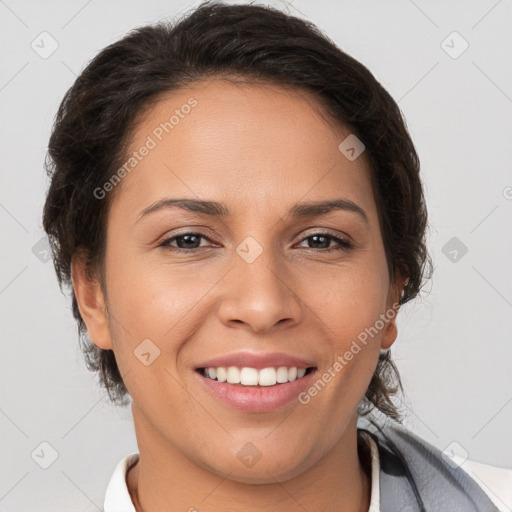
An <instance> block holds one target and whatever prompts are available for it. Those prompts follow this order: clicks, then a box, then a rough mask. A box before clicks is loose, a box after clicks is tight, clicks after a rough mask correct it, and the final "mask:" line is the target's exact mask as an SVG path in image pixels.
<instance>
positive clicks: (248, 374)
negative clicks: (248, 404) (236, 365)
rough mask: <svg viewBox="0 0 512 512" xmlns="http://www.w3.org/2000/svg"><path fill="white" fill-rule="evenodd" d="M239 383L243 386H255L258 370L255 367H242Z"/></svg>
mask: <svg viewBox="0 0 512 512" xmlns="http://www.w3.org/2000/svg"><path fill="white" fill-rule="evenodd" d="M240 383H241V384H243V385H244V386H257V385H258V384H259V372H258V370H256V368H247V367H244V368H242V371H241V372H240Z"/></svg>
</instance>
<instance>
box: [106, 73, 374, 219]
mask: <svg viewBox="0 0 512 512" xmlns="http://www.w3.org/2000/svg"><path fill="white" fill-rule="evenodd" d="M349 135H350V130H349V129H348V128H347V127H345V126H343V125H342V124H341V123H339V122H338V121H337V120H335V119H333V118H332V117H331V116H330V115H329V114H328V112H327V111H325V109H324V108H323V107H322V105H321V103H320V102H319V101H318V100H317V99H316V97H315V96H314V95H313V93H309V92H308V91H304V90H301V89H297V88H290V87H282V86H276V85H269V84H252V83H250V84H249V83H233V82H231V81H227V80H219V79H216V80H210V81H204V82H195V83H193V84H191V85H190V86H188V87H186V88H183V89H180V90H177V91H172V92H170V93H167V94H165V95H162V96H161V97H160V98H159V100H158V101H157V102H156V103H155V104H153V105H152V107H151V108H149V109H148V110H147V111H146V112H144V114H143V115H142V116H141V117H140V118H139V120H138V122H137V125H136V127H135V130H134V132H133V135H132V138H131V141H130V144H129V150H128V154H127V155H126V158H127V160H128V158H130V156H131V155H132V156H131V158H132V159H133V158H135V160H133V161H132V163H133V164H134V165H133V166H132V167H129V166H127V169H128V168H129V169H130V170H129V172H127V173H125V177H124V178H123V180H122V182H121V186H120V188H121V190H118V191H117V193H118V195H116V202H120V203H124V204H128V203H129V204H130V208H131V207H134V208H139V207H140V208H139V210H138V211H140V210H141V209H142V208H144V207H145V206H147V205H148V204H149V203H151V202H153V201H156V200H158V199H160V198H162V197H164V196H171V197H172V196H175V197H183V196H185V197H190V198H202V199H213V200H217V201H221V202H225V203H227V204H230V205H232V208H230V210H238V211H239V213H241V210H244V209H248V208H249V207H250V208H251V209H252V210H253V211H254V212H255V214H257V209H255V208H254V207H255V205H257V204H260V205H261V207H262V208H263V209H264V208H265V203H266V201H272V202H273V203H274V205H275V206H277V207H279V205H281V204H282V205H283V207H284V206H285V205H287V204H288V203H289V204H292V203H294V202H296V201H297V200H298V199H303V200H313V199H319V198H320V199H332V198H335V197H345V198H347V199H352V200H357V202H358V203H359V204H361V206H363V207H364V208H365V209H366V210H370V211H371V210H372V207H373V200H372V191H371V180H370V169H369V165H368V160H367V158H366V155H365V154H364V153H363V154H362V155H361V156H360V157H359V158H357V159H356V160H354V161H350V160H348V159H347V158H346V157H345V156H344V155H343V154H342V153H341V152H340V150H339V148H338V146H339V144H340V143H341V142H342V141H343V140H344V139H345V138H346V137H347V136H349ZM144 148H147V149H144ZM135 153H137V154H138V155H137V157H133V155H134V154H135ZM141 153H144V156H142V157H141ZM118 196H119V198H118ZM135 213H138V212H135ZM135 213H134V214H135Z"/></svg>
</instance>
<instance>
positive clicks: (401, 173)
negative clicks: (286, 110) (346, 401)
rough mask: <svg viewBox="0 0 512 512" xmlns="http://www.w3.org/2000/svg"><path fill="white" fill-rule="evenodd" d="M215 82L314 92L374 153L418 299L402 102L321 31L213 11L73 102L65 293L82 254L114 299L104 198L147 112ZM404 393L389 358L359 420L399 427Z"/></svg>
mask: <svg viewBox="0 0 512 512" xmlns="http://www.w3.org/2000/svg"><path fill="white" fill-rule="evenodd" d="M209 78H211V79H215V78H220V79H222V78H227V79H231V80H233V79H235V80H236V79H238V80H243V81H248V82H249V83H255V82H261V83H268V84H275V85H282V86H287V87H289V86H291V87H295V88H301V89H302V90H307V91H310V92H312V93H314V95H315V97H316V98H317V99H318V101H319V102H320V103H321V104H322V105H323V106H324V107H325V108H326V109H327V111H328V112H329V113H330V114H332V116H334V118H336V119H337V120H339V121H340V122H341V123H342V124H343V125H344V126H346V127H348V128H350V130H351V132H352V133H354V134H355V135H356V136H357V137H358V138H359V139H360V140H361V141H362V142H363V143H364V145H365V148H366V149H365V154H366V155H367V156H368V158H369V161H370V165H371V171H372V185H373V187H374V192H375V198H376V203H377V209H378V213H379V221H380V227H381V234H382V239H383V244H384V249H385V253H386V258H387V264H388V268H389V275H390V277H391V278H392V279H394V278H395V276H396V272H397V271H399V272H400V273H401V274H402V275H403V276H406V277H407V281H406V284H405V286H404V289H403V292H402V294H401V297H400V300H399V304H400V305H402V304H405V303H406V302H408V301H409V300H411V299H413V298H414V297H415V296H416V295H417V294H418V293H419V291H420V289H421V287H422V285H423V279H424V277H425V274H426V266H428V267H429V273H431V270H432V263H431V260H430V256H429V254H428V251H427V248H426V244H425V231H426V228H427V211H426V206H425V202H424V196H423V190H422V184H421V179H420V175H419V170H420V169H419V168H420V164H419V159H418V155H417V154H416V151H415V148H414V145H413V142H412V140H411V138H410V136H409V133H408V130H407V127H406V124H405V121H404V119H403V117H402V114H401V111H400V109H399V107H398V105H397V103H396V102H395V101H394V100H393V98H392V97H391V96H390V95H389V94H388V93H387V92H386V90H385V89H384V88H383V87H382V86H381V85H380V83H379V82H378V81H377V80H376V79H375V78H374V76H373V75H372V74H371V72H370V71H369V70H368V69H367V68H366V67H365V66H364V65H362V64H361V63H359V62H358V61H357V60H355V59H354V58H353V57H351V56H349V55H348V54H347V53H345V52H344V51H343V50H341V49H340V48H339V47H338V46H336V45H335V43H334V42H333V41H332V40H331V39H329V38H328V37H327V36H326V35H325V34H323V33H322V32H321V31H320V30H319V29H318V28H317V27H316V26H315V25H313V24H312V23H311V22H308V21H306V20H303V19H300V18H298V17H294V16H291V15H288V14H286V13H284V12H282V11H279V10H277V9H273V8H269V7H264V6H259V5H224V4H219V3H217V2H208V1H207V2H203V3H202V4H201V5H199V6H198V7H197V8H195V9H194V10H193V11H192V12H189V13H187V15H186V16H185V17H183V18H182V19H180V20H176V21H174V22H169V21H166V20H163V21H160V22H158V23H155V24H153V25H148V26H143V27H139V28H136V29H134V30H132V31H131V32H130V33H128V34H127V35H126V36H125V37H123V38H122V39H120V40H119V41H117V42H115V43H113V44H111V45H109V46H107V47H106V48H104V49H103V50H102V51H101V52H100V53H99V54H98V55H97V56H96V57H95V58H94V59H92V60H91V62H90V63H89V64H88V65H87V67H86V68H85V69H84V70H83V71H82V72H81V74H80V76H78V78H77V79H76V81H75V83H74V84H73V86H72V87H71V88H70V89H69V90H68V91H67V93H66V94H65V96H64V98H63V100H62V102H61V104H60V107H59V109H58V112H57V115H56V118H55V121H54V125H53V129H52V134H51V137H50V141H49V147H48V155H47V158H46V162H45V168H46V171H47V173H48V175H49V176H50V178H51V183H50V186H49V189H48V193H47V197H46V202H45V205H44V211H43V226H44V229H45V231H46V232H47V234H48V238H49V241H50V244H51V248H52V254H53V262H54V266H55V270H56V273H57V278H58V281H59V286H60V289H61V291H62V284H63V283H65V284H67V285H70V284H71V259H72V256H73V255H74V254H75V253H77V252H78V251H80V252H81V253H83V254H84V255H85V256H86V262H87V269H88V271H90V275H91V276H92V275H96V276H97V277H99V278H100V282H101V285H102V287H103V290H104V292H106V290H105V287H104V274H103V263H104V255H105V246H106V219H107V217H106V215H107V212H108V208H109V205H110V204H111V202H112V198H113V194H114V191H112V192H110V193H109V194H108V195H107V197H106V198H105V199H104V200H98V199H96V198H95V197H96V195H95V194H94V191H95V190H97V189H98V187H101V186H102V185H103V184H104V183H106V182H107V181H108V180H109V178H111V177H112V176H113V175H114V173H115V171H116V170H118V169H119V168H120V166H121V165H122V163H123V162H124V161H125V160H126V153H127V147H128V143H129V140H130V137H131V134H132V133H133V131H134V129H135V126H136V121H137V118H138V116H140V115H141V113H142V112H143V111H146V110H147V109H148V108H150V107H151V106H152V105H154V104H155V103H156V102H157V101H158V99H159V98H160V97H161V96H162V94H164V93H166V92H168V91H173V90H178V89H180V88H181V87H183V86H186V85H187V84H191V83H193V82H195V81H199V80H205V79H209ZM117 188H119V187H117ZM428 277H430V275H429V276H428ZM71 293H72V309H73V315H74V317H75V319H76V320H77V323H78V334H79V339H80V345H81V348H82V351H83V353H84V356H85V360H86V362H87V366H88V368H89V369H90V370H93V371H97V372H98V374H99V379H100V383H101V385H102V386H104V387H105V389H106V390H107V392H108V394H109V397H110V399H111V400H112V401H113V402H114V403H119V404H122V405H126V404H127V403H128V392H127V389H126V387H125V385H124V382H123V379H122V377H121V375H120V372H119V368H118V366H117V363H116V359H115V356H114V352H113V351H112V350H103V349H100V348H99V347H97V346H96V345H94V344H93V343H91V340H90V339H89V337H88V334H87V330H86V326H85V323H84V321H83V319H82V317H81V315H80V312H79V309H78V305H77V301H76V297H75V294H74V291H73V289H72V287H71ZM399 388H400V390H402V391H403V387H402V383H401V380H400V376H399V373H398V370H397V368H396V366H395V365H394V363H393V361H392V360H391V356H390V351H389V350H388V351H383V352H381V355H380V358H379V362H378V364H377V367H376V369H375V373H374V375H373V377H372V380H371V382H370V385H369V387H368V389H367V392H366V394H365V396H364V398H363V400H362V401H361V404H360V407H359V412H360V414H367V413H368V412H369V411H370V410H372V409H373V408H375V407H376V408H377V409H379V410H380V411H382V412H383V413H385V414H387V415H388V416H391V417H392V418H394V419H396V420H398V421H401V414H400V412H399V410H398V409H397V407H396V405H395V404H394V403H393V401H392V400H391V397H392V395H394V394H396V393H397V392H398V389H399Z"/></svg>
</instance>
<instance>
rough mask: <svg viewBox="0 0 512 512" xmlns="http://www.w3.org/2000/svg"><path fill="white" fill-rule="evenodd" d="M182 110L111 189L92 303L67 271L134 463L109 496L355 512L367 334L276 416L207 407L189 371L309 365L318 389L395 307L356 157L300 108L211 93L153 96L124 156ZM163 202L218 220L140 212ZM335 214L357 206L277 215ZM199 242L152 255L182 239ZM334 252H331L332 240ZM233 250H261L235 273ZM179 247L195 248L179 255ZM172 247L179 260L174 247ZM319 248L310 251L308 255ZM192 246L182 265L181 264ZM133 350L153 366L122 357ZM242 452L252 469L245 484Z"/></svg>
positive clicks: (369, 350)
mask: <svg viewBox="0 0 512 512" xmlns="http://www.w3.org/2000/svg"><path fill="white" fill-rule="evenodd" d="M190 97H193V98H195V99H196V100H197V106H196V107H195V108H194V109H192V111H191V113H190V114H188V115H187V116H185V117H184V118H183V119H180V122H179V124H178V125H177V126H175V127H174V129H173V131H172V132H171V133H169V134H166V135H165V136H164V137H163V139H162V141H161V142H159V143H158V145H157V146H156V147H155V148H154V149H152V150H151V151H150V153H149V155H148V156H146V157H145V158H144V159H143V160H142V161H141V162H140V163H139V164H138V165H137V166H136V167H135V168H134V169H133V170H132V171H131V172H130V173H129V174H128V175H127V176H126V177H125V178H124V179H123V181H122V183H121V184H120V185H118V187H119V188H118V189H117V190H116V195H115V200H114V201H113V203H112V205H111V208H110V211H109V215H108V226H107V250H106V256H105V262H104V264H105V275H106V282H105V286H106V291H107V295H106V296H105V295H104V294H103V293H102V289H101V287H100V285H99V281H98V280H97V279H87V277H86V273H85V267H84V262H83V260H82V259H81V258H80V257H79V256H78V255H77V256H76V257H75V258H74V259H73V264H72V276H73V287H74V290H75V294H76V296H77V300H78V304H79V307H80V312H81V314H82V317H83V318H84V321H85V322H86V325H87V329H88V333H89V336H90V338H91V339H92V340H93V342H94V343H95V344H96V345H97V346H99V347H101V348H103V349H112V350H114V352H115V355H116V359H117V361H118V365H119V368H120V371H121V374H122V375H123V376H124V381H125V384H126V386H127V388H128V390H129V392H130V395H131V397H132V411H133V418H134V425H135V431H136V436H137V442H138V446H139V452H140V461H139V462H138V463H137V464H136V465H135V466H134V467H133V468H132V469H131V470H130V471H129V472H128V476H127V482H128V487H129V490H130V494H131V496H132V500H133V501H134V503H135V506H136V509H137V511H142V510H144V511H146V512H147V511H150V510H169V504H172V510H183V511H186V510H189V509H191V507H195V509H197V510H198V511H199V512H207V511H218V510H223V511H235V510H244V511H248V512H251V511H276V512H277V511H281V512H282V511H290V512H291V511H301V512H303V510H308V511H309V512H315V511H318V512H320V511H323V512H325V511H341V510H343V511H345V512H352V511H353V512H363V511H367V510H368V507H369V500H370V485H371V481H370V475H369V474H368V472H367V471H366V470H365V465H364V460H363V457H362V454H361V452H358V448H357V430H356V421H357V406H358V404H359V402H360V401H361V399H362V398H363V396H364V394H365V392H366V390H367V388H368V385H369V383H370V380H371V377H372V375H373V373H374V370H375V368H376V365H377V362H378V356H379V352H380V350H381V349H386V348H389V347H390V346H391V345H392V344H393V342H394V340H395V339H396V336H397V330H396V323H395V320H394V319H392V320H390V321H388V322H386V324H385V327H384V328H383V329H381V330H380V331H379V333H378V335H376V336H374V337H373V338H372V339H371V341H370V342H369V343H368V344H366V345H362V346H361V350H360V352H359V353H358V354H357V355H355V356H354V358H353V359H352V360H351V361H350V362H349V363H348V364H347V365H346V366H344V367H343V370H342V371H340V372H338V373H337V374H336V376H335V377H334V378H333V379H332V380H331V382H329V383H328V384H327V385H326V386H325V388H324V389H322V391H321V392H319V393H318V395H317V396H316V397H314V398H312V399H311V401H310V402H309V403H308V404H307V405H302V404H299V403H298V402H297V401H294V402H292V403H290V404H288V405H286V406H284V407H281V408H278V409H276V410H273V411H271V412H266V413H248V412H241V411H238V410H235V409H232V408H230V407H229V406H227V405H224V404H223V403H220V402H218V401H216V400H215V398H214V397H212V396H211V395H209V394H208V392H207V391H205V390H204V389H203V388H202V386H200V383H199V380H198V376H197V374H195V372H194V369H195V367H196V365H197V364H198V363H199V362H201V361H205V360H206V359H210V358H213V357H217V356H221V355H224V354H229V353H234V352H237V351H239V350H246V351H249V352H255V353H265V352H274V351H279V352H285V353H289V354H294V355H297V356H299V357H304V358H307V359H313V360H314V361H316V366H317V367H318V372H319V374H320V375H321V374H322V373H324V372H325V371H326V370H327V369H328V368H330V367H332V365H333V362H334V361H335V360H336V357H337V356H339V355H341V354H343V353H344V352H345V351H346V350H348V349H349V347H350V345H351V343H352V342H353V340H356V339H357V336H358V334H359V333H361V332H363V331H364V330H365V328H368V327H369V326H372V325H374V324H375V322H376V320H377V319H378V318H379V315H381V314H383V313H385V312H386V311H388V310H389V309H390V308H391V307H392V305H393V304H395V303H396V302H397V301H398V298H399V295H400V291H401V289H402V287H403V284H404V279H402V278H401V277H400V276H398V277H397V279H396V280H395V281H393V282H391V281H390V279H389V275H388V268H387V263H386V257H385V253H384V248H383V242H382V238H381V233H380V227H379V219H378V213H377V208H376V204H375V199H374V196H373V193H372V186H371V181H370V167H369V163H368V160H367V157H366V155H365V153H363V154H362V155H361V156H360V157H358V158H357V159H356V160H354V161H350V160H348V159H347V158H346V157H345V156H344V155H343V154H342V153H341V152H340V151H339V149H338V145H339V144H340V142H341V141H342V140H344V139H345V137H347V135H348V134H349V133H350V130H349V129H348V128H346V127H344V126H342V125H340V123H339V122H337V121H335V120H334V119H332V118H330V116H329V114H328V113H327V112H326V111H325V110H323V108H322V106H321V105H320V104H319V103H318V101H317V100H316V99H315V98H314V96H312V95H311V94H310V93H308V92H304V91H301V90H299V89H290V88H283V87H278V86H273V85H261V84H256V85H255V84H234V83H231V82H228V81H224V80H212V81H208V82H197V83H194V84H193V85H192V86H191V87H189V88H187V89H182V90H180V91H174V92H172V93H170V94H167V95H165V96H163V97H162V98H161V99H160V100H159V101H158V103H156V105H154V106H153V107H152V108H151V109H150V110H149V111H148V112H146V114H145V115H144V116H143V117H141V119H140V122H139V123H138V125H137V127H136V130H135V132H134V135H133V137H132V140H131V146H130V147H131V150H136V149H138V148H140V147H141V146H142V145H143V144H144V143H145V141H146V140H147V137H148V135H151V133H152V132H153V130H154V129H155V127H157V126H158V125H159V124H160V123H161V122H163V121H165V120H167V119H168V118H169V116H170V115H171V114H172V112H173V111H174V110H175V109H176V108H178V109H179V108H180V106H181V105H183V104H185V103H186V102H187V100H188V99H189V98H190ZM164 197H170V198H185V197H186V198H192V199H208V200H214V201H219V202H222V203H224V204H225V205H226V206H227V207H228V208H229V210H230V211H231V212H232V213H231V214H230V215H229V216H227V217H223V218H218V217H211V216H208V215H204V214H199V213H192V212H186V211H184V210H181V209H179V208H176V207H174V208H168V209H164V210H160V211H158V212H154V213H151V214H149V215H147V216H144V217H143V218H142V219H141V220H139V221H138V218H139V216H140V212H141V211H142V210H144V209H145V208H147V207H148V206H150V205H152V204H153V203H155V202H156V201H158V200H159V199H162V198H164ZM339 198H344V199H348V200H350V201H353V202H354V203H356V204H357V205H359V206H360V207H361V208H362V209H363V210H364V211H365V212H366V215H367V218H368V222H365V220H364V219H363V217H362V216H361V215H359V214H357V213H355V212H353V211H348V210H335V211H332V212H330V213H328V214H324V215H317V216H314V217H307V218H292V217H289V216H287V212H288V210H289V208H291V206H292V205H294V204H295V203H298V202H305V201H320V200H326V199H339ZM198 231H199V232H201V233H202V234H203V235H204V236H206V237H207V238H198V239H193V241H192V244H191V242H190V241H189V242H188V245H187V243H186V240H185V243H184V241H183V239H178V240H177V241H176V240H175V241H174V242H172V243H171V245H172V246H174V247H175V248H176V249H177V248H179V247H196V248H195V249H194V250H195V251H196V252H195V253H190V254H187V253H185V252H181V253H180V252H177V251H174V252H172V251H170V250H169V248H168V247H159V243H161V242H163V241H164V240H166V239H169V238H171V237H172V236H176V235H177V234H181V235H183V233H187V232H188V233H190V232H198ZM325 232H327V233H328V234H329V235H332V236H337V237H339V238H342V239H348V240H350V241H352V242H353V243H354V248H352V249H351V250H349V251H347V250H343V249H342V250H332V252H326V251H327V249H335V248H336V247H340V245H339V244H338V243H337V242H336V241H335V240H334V239H330V238H327V239H321V240H320V243H319V244H318V245H315V243H314V242H315V241H314V239H313V240H312V239H311V238H309V237H311V236H312V235H314V234H318V233H325ZM248 236H251V237H253V238H254V239H255V240H256V241H257V242H258V244H259V245H260V246H261V248H262V249H263V252H262V253H261V255H260V256H259V257H258V258H257V259H256V260H255V261H253V262H252V263H248V262H247V261H245V260H244V259H243V258H241V257H240V256H239V255H238V253H237V252H236V248H237V247H238V246H239V244H240V243H241V242H242V241H243V240H244V239H245V238H246V237H248ZM194 240H195V245H194ZM178 244H180V245H178ZM322 244H323V245H322ZM197 247H199V248H197ZM147 338H149V339H150V340H151V341H152V343H154V344H155V345H156V346H157V347H158V349H159V350H160V355H159V356H158V357H157V358H156V359H155V360H154V361H153V362H152V363H151V364H150V365H149V366H146V365H144V364H142V363H141V361H140V360H139V359H138V358H137V357H135V356H134V350H135V349H136V348H137V346H138V345H139V344H140V343H141V342H142V340H145V339H147ZM249 442H250V443H252V444H253V445H255V446H256V447H257V449H258V450H259V452H260V453H261V455H262V456H261V459H260V460H259V461H258V462H257V463H256V464H255V465H254V466H252V467H246V466H245V465H244V464H242V463H241V461H240V460H239V458H238V457H237V453H238V451H239V450H240V449H241V448H242V447H243V446H244V445H245V444H246V443H249Z"/></svg>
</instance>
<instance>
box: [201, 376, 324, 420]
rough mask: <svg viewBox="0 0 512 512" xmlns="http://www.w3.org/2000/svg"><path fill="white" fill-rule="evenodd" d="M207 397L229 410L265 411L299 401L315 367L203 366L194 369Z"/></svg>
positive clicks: (312, 378) (310, 380)
mask: <svg viewBox="0 0 512 512" xmlns="http://www.w3.org/2000/svg"><path fill="white" fill-rule="evenodd" d="M194 373H195V374H196V375H197V376H198V379H199V381H200V384H201V389H202V390H203V391H204V392H206V395H207V397H208V399H213V400H214V402H215V404H220V405H222V406H224V407H226V406H227V407H228V408H229V409H236V410H238V411H243V412H246V413H264V412H270V411H274V410H278V409H280V408H283V407H284V406H286V405H291V404H294V405H296V402H298V398H299V396H300V394H301V393H302V392H304V390H306V389H307V388H308V387H309V386H310V385H311V383H312V381H313V380H314V378H315V375H316V374H317V373H318V369H317V367H315V366H309V367H307V368H298V367H294V366H292V367H283V366H282V367H267V368H262V369H257V368H251V367H242V368H238V367H236V366H230V367H223V366H219V367H207V368H206V367H203V368H197V369H196V370H195V372H194Z"/></svg>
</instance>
